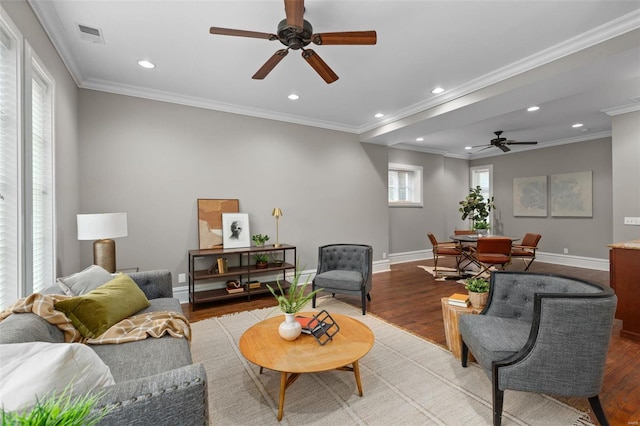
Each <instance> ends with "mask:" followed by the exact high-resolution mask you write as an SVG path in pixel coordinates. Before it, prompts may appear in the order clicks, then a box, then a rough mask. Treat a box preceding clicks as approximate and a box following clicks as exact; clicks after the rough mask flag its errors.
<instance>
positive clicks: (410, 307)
mask: <svg viewBox="0 0 640 426" xmlns="http://www.w3.org/2000/svg"><path fill="white" fill-rule="evenodd" d="M418 265H433V261H431V260H425V261H419V262H408V263H402V264H396V265H393V266H392V267H391V271H390V272H381V273H377V274H374V277H373V289H372V291H371V298H372V301H371V302H370V303H369V305H368V309H367V311H368V312H370V313H372V314H374V315H376V316H378V317H380V318H383V319H384V320H386V321H389V322H391V323H393V324H396V325H397V326H399V327H402V328H404V329H407V330H409V331H411V332H413V333H415V334H417V335H419V336H422V337H424V338H426V339H428V340H430V341H432V342H434V343H437V344H440V345H442V346H446V340H445V335H444V325H443V322H442V309H441V306H440V299H441V298H442V297H446V296H449V295H451V294H452V293H454V292H456V291H458V292H459V291H460V290H461V289H463V287H462V286H461V285H460V284H457V283H455V282H454V281H444V282H443V281H435V280H434V279H433V277H432V276H431V275H430V274H428V273H427V272H425V271H424V270H423V269H421V268H418ZM507 269H510V270H521V269H522V267H521V263H515V264H514V265H512V266H510V267H508V268H507ZM530 271H532V272H544V273H554V274H560V275H566V276H571V277H576V278H580V279H584V280H588V281H592V282H596V283H598V284H603V285H609V273H608V272H603V271H594V270H590V269H583V268H572V267H566V266H559V265H551V264H543V263H538V262H535V263H534V264H533V265H532V266H531V268H530ZM336 298H338V299H340V300H342V301H344V302H346V303H349V304H352V305H354V306H356V307H358V308H359V307H360V298H359V297H352V296H344V295H339V294H336ZM275 305H276V304H275V299H274V298H273V297H271V296H265V297H260V298H256V299H254V300H252V301H251V302H246V301H242V302H235V303H229V302H227V303H221V304H211V305H209V306H206V305H205V306H203V307H198V309H197V310H196V311H193V310H192V309H191V308H190V306H189V305H188V304H185V305H183V306H182V309H183V311H184V314H185V316H186V317H187V318H188V319H189V320H190V321H192V322H193V321H199V320H203V319H206V318H210V317H215V316H221V315H225V314H229V313H234V312H240V311H246V310H252V309H258V308H264V307H270V306H275ZM619 332H620V322H619V321H617V320H616V322H615V325H614V330H613V334H612V340H611V347H610V350H609V355H608V357H607V366H606V371H605V377H604V384H603V390H602V392H601V394H600V399H601V401H602V404H603V406H604V410H605V412H606V413H607V417H608V419H609V422H610V424H611V425H638V424H639V423H640V342H636V341H632V340H629V339H626V338H621V337H620V335H619ZM425 362H428V360H425ZM508 395H509V392H508V391H507V392H506V393H505V398H508V397H509V396H508ZM560 399H562V400H563V401H564V402H566V403H567V404H569V405H572V406H574V407H576V408H578V409H581V410H583V411H590V410H589V404H588V402H587V400H586V399H584V400H583V399H577V398H564V399H563V398H560ZM592 418H593V422H594V423H596V424H597V421H596V420H595V416H592Z"/></svg>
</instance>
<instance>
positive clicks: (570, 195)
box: [551, 171, 593, 217]
mask: <svg viewBox="0 0 640 426" xmlns="http://www.w3.org/2000/svg"><path fill="white" fill-rule="evenodd" d="M551 216H556V217H562V216H566V217H592V216H593V172H591V171H588V172H577V173H564V174H561V175H551Z"/></svg>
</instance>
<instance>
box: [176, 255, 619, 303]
mask: <svg viewBox="0 0 640 426" xmlns="http://www.w3.org/2000/svg"><path fill="white" fill-rule="evenodd" d="M428 259H433V250H430V249H429V250H419V251H410V252H405V253H393V254H390V255H389V258H388V259H383V260H377V261H375V262H373V273H374V274H375V273H378V272H387V271H390V270H391V265H395V264H397V263H406V262H416V261H418V260H428ZM536 261H537V262H543V263H551V264H553V265H563V266H573V267H576V268H586V269H594V270H597V271H608V270H609V259H598V258H594V257H581V256H571V255H568V254H558V253H544V252H538V253H537V255H536ZM315 274H316V270H315V269H313V270H306V271H302V274H301V275H302V276H301V281H302V282H304V280H306V279H307V276H308V280H309V282H311V280H313V278H314V277H315ZM290 275H291V273H289V274H287V277H289V276H290ZM219 287H220V286H219V285H216V284H213V283H212V284H199V285H198V289H199V290H211V289H213V288H219ZM173 297H176V298H177V299H179V300H180V303H189V288H188V286H186V285H185V286H180V287H174V288H173Z"/></svg>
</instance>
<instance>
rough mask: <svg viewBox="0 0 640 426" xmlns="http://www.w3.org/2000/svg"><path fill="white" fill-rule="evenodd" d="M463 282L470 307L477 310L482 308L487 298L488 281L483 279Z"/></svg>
mask: <svg viewBox="0 0 640 426" xmlns="http://www.w3.org/2000/svg"><path fill="white" fill-rule="evenodd" d="M464 282H465V285H464V288H466V289H467V290H468V291H469V301H470V302H471V305H472V306H473V307H474V308H477V309H481V308H483V307H484V306H485V305H486V304H487V299H488V298H489V281H487V280H486V279H484V278H467V279H466V280H465V281H464Z"/></svg>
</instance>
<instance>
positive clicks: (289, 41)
mask: <svg viewBox="0 0 640 426" xmlns="http://www.w3.org/2000/svg"><path fill="white" fill-rule="evenodd" d="M312 34H313V27H312V26H311V24H310V23H309V21H307V20H306V19H305V20H303V26H302V28H299V27H294V26H291V25H287V20H286V19H283V20H282V21H280V23H279V24H278V40H280V43H282V44H284V45H285V46H287V47H288V48H289V49H293V50H298V49H301V48H303V47H305V46H306V45H308V44H309V43H311V35H312Z"/></svg>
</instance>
